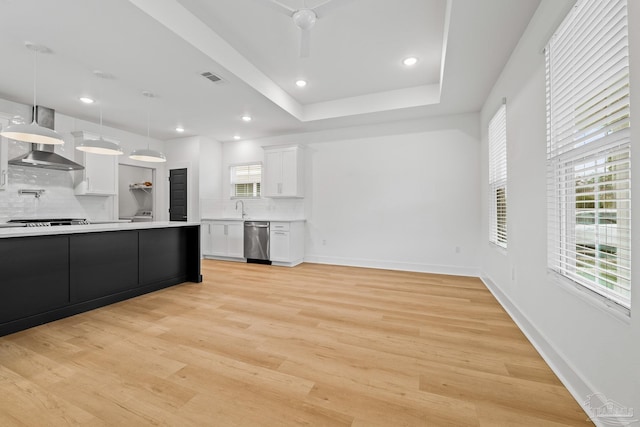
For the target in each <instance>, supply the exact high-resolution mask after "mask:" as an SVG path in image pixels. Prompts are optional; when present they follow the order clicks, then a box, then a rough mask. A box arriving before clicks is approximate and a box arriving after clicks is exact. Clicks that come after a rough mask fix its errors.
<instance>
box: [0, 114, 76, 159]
mask: <svg viewBox="0 0 640 427" xmlns="http://www.w3.org/2000/svg"><path fill="white" fill-rule="evenodd" d="M33 114H34V115H35V116H36V123H38V124H39V125H40V126H42V127H46V128H49V129H53V127H54V117H55V111H54V110H52V109H51V108H46V107H42V106H40V105H38V106H36V107H35V109H34V111H33ZM53 150H54V146H53V145H48V144H47V145H45V144H31V151H29V152H28V153H27V154H23V155H22V156H19V157H16V158H15V159H11V160H9V164H10V165H14V166H28V167H33V168H41V169H53V170H60V171H76V170H82V169H84V166H82V165H80V164H78V163H76V162H73V161H71V160H69V159H67V158H66V157H62V156H61V155H59V154H56V153H54V151H53Z"/></svg>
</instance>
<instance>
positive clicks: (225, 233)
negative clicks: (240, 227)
mask: <svg viewBox="0 0 640 427" xmlns="http://www.w3.org/2000/svg"><path fill="white" fill-rule="evenodd" d="M228 234H229V226H228V225H225V226H224V235H225V236H227V235H228Z"/></svg>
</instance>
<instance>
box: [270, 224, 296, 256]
mask: <svg viewBox="0 0 640 427" xmlns="http://www.w3.org/2000/svg"><path fill="white" fill-rule="evenodd" d="M269 249H270V250H271V256H270V258H271V261H281V262H289V261H290V258H291V255H290V244H289V232H288V231H272V232H271V235H270V237H269Z"/></svg>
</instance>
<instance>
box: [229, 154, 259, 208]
mask: <svg viewBox="0 0 640 427" xmlns="http://www.w3.org/2000/svg"><path fill="white" fill-rule="evenodd" d="M252 166H259V167H260V178H259V179H258V181H253V182H249V180H247V182H237V181H236V177H237V175H236V172H234V171H235V170H236V168H242V167H252ZM263 173H264V166H263V164H262V162H245V163H234V164H231V165H229V198H230V199H232V200H235V199H261V198H262V177H263ZM242 184H253V187H254V189H253V193H254V195H253V196H247V195H238V193H237V187H236V186H237V185H242Z"/></svg>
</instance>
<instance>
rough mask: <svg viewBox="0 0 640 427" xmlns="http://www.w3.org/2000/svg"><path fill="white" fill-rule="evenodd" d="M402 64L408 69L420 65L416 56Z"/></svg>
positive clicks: (406, 59)
mask: <svg viewBox="0 0 640 427" xmlns="http://www.w3.org/2000/svg"><path fill="white" fill-rule="evenodd" d="M402 63H403V64H404V65H406V66H407V67H411V66H413V65H416V64H417V63H418V58H416V57H415V56H410V57H408V58H405V59H404V60H403V61H402Z"/></svg>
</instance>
